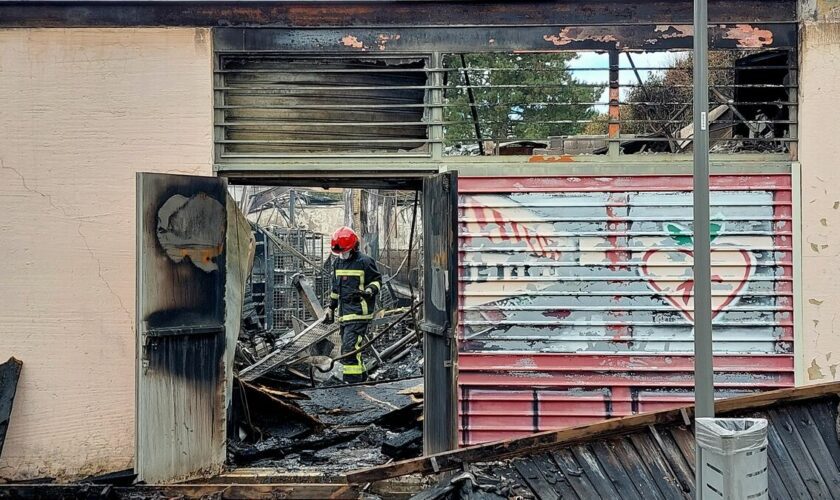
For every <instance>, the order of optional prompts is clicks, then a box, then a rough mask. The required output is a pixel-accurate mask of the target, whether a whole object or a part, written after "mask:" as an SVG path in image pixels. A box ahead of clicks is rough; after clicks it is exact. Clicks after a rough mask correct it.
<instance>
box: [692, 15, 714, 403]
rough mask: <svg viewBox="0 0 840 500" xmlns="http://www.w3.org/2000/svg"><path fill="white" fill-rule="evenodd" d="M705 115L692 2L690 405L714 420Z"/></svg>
mask: <svg viewBox="0 0 840 500" xmlns="http://www.w3.org/2000/svg"><path fill="white" fill-rule="evenodd" d="M708 111H709V14H708V3H707V0H694V404H695V416H696V417H714V416H715V403H714V370H713V363H712V277H711V274H712V273H711V248H710V247H711V241H710V239H711V238H710V234H709V126H708Z"/></svg>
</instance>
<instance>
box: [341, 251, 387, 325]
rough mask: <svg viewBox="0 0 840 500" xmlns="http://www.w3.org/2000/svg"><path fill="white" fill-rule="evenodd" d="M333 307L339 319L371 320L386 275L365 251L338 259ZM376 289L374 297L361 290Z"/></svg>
mask: <svg viewBox="0 0 840 500" xmlns="http://www.w3.org/2000/svg"><path fill="white" fill-rule="evenodd" d="M332 283H333V284H332V293H330V307H332V308H333V310H334V311H336V313H335V317H336V319H338V321H343V322H346V321H370V320H371V319H373V310H374V308H375V307H376V296H377V295H378V294H379V290H380V289H381V288H382V275H381V274H379V271H378V270H377V269H376V262H375V261H374V260H373V259H371V258H370V257H368V256H367V255H365V254H363V253H361V252H353V253H352V254H351V255H350V257H349V258H348V259H336V261H335V267H334V268H333V279H332ZM366 288H370V289H371V290H373V293H374V297H373V299H371V300H365V299H363V298H362V297H361V296H360V295H359V292H362V291H364V290H365V289H366Z"/></svg>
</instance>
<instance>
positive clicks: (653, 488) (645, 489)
mask: <svg viewBox="0 0 840 500" xmlns="http://www.w3.org/2000/svg"><path fill="white" fill-rule="evenodd" d="M610 443H612V444H613V452H614V453H615V456H616V457H618V461H619V462H620V463H621V464H622V465H623V466H624V470H625V471H627V475H628V476H630V479H632V480H633V484H634V485H636V489H637V490H638V491H639V493H640V494H641V495H642V497H643V498H645V499H656V500H660V499H666V498H668V497H666V496H663V493H662V492H661V491H659V487H658V486H657V485H656V481H654V479H653V477H652V475H651V472H650V471H649V470H648V468H647V467H646V466H645V460H644V459H642V457H641V456H639V452H638V451H636V448H634V447H633V443H631V442H630V440H629V439H627V438H626V437H622V438H616V439H612V440H610Z"/></svg>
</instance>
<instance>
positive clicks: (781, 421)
mask: <svg viewBox="0 0 840 500" xmlns="http://www.w3.org/2000/svg"><path fill="white" fill-rule="evenodd" d="M767 416H768V419H769V420H770V422H771V423H772V425H770V426H769V432H770V433H777V434H778V436H779V438H781V440H782V444H783V446H784V447H785V449H786V450H787V451H788V453H789V454H790V458H791V460H792V461H793V465H794V467H795V468H796V470H797V471H799V476H800V477H801V478H802V480H803V481H804V482H805V487H806V488H808V491H809V492H810V498H832V496H831V493H830V492H829V490H828V485H827V484H825V481H823V478H822V476H821V475H820V473H819V470H818V469H817V464H815V463H814V460H813V459H812V458H811V454H810V453H809V450H808V449H807V447H806V446H805V443H804V442H802V438H801V437H800V435H799V431H797V430H796V427H795V426H794V425H793V422H791V420H790V419H789V418H787V416H786V415H782V414H781V413H780V411H779V410H771V411H769V412H768V415H767Z"/></svg>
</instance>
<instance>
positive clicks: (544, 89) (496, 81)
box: [444, 53, 604, 144]
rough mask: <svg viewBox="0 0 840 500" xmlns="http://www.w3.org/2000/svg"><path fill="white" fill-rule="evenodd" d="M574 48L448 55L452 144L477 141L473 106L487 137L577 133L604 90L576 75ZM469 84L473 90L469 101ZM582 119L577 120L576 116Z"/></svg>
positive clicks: (534, 137) (446, 116)
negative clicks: (569, 50)
mask: <svg viewBox="0 0 840 500" xmlns="http://www.w3.org/2000/svg"><path fill="white" fill-rule="evenodd" d="M575 57H576V56H575V55H574V54H558V53H554V54H502V53H492V54H465V55H464V60H463V61H462V59H461V55H459V54H453V55H450V56H448V57H447V58H445V60H444V66H445V67H446V68H449V69H450V71H448V72H447V73H446V74H447V82H446V91H445V92H446V93H445V97H446V102H447V104H448V107H446V108H445V112H444V120H445V121H446V122H451V123H448V124H447V125H446V127H445V137H446V138H447V141H446V142H447V144H455V143H464V142H467V143H469V142H471V141H474V140H475V138H476V130H475V122H474V120H473V114H472V113H473V111H475V112H476V113H477V114H478V123H479V126H480V132H481V138H482V139H483V140H496V141H498V142H504V140H515V139H532V140H543V141H544V140H546V139H547V138H548V137H549V136H559V135H574V134H578V133H580V131H581V130H583V127H584V125H585V121H587V120H589V119H591V118H592V117H594V116H596V115H597V114H598V113H597V112H596V111H594V110H593V109H592V105H591V103H592V102H595V101H596V100H597V99H598V98H599V96H600V95H601V94H602V93H603V90H604V89H603V88H602V87H594V86H592V85H587V84H584V83H582V82H580V81H579V80H577V79H576V78H575V77H574V75H573V74H572V71H571V70H570V69H569V67H568V65H569V62H570V61H571V60H573V59H574V58H575ZM464 64H465V65H466V68H467V70H468V71H466V73H468V76H469V87H470V88H471V90H472V93H473V96H474V104H475V106H474V108H473V109H471V108H472V106H471V103H470V97H469V92H468V89H467V87H468V85H467V80H466V78H465V71H462V70H461V69H463V68H464ZM578 121H580V122H582V123H575V122H578Z"/></svg>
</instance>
